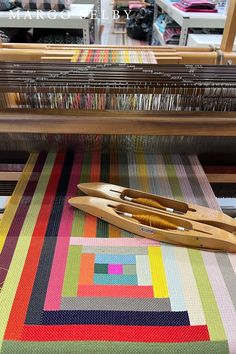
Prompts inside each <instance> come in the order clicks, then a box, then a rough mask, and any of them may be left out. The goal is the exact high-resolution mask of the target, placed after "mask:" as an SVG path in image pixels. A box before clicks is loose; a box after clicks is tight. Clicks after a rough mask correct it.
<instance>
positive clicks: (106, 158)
mask: <svg viewBox="0 0 236 354" xmlns="http://www.w3.org/2000/svg"><path fill="white" fill-rule="evenodd" d="M105 143H106V142H105V140H104V141H103V143H102V153H101V173H100V181H101V182H104V183H110V152H109V149H110V147H109V145H110V144H109V142H108V147H107V146H105ZM97 237H101V238H106V237H109V224H108V223H107V222H105V221H103V220H101V219H98V220H97Z"/></svg>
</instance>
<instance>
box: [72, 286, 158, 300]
mask: <svg viewBox="0 0 236 354" xmlns="http://www.w3.org/2000/svg"><path fill="white" fill-rule="evenodd" d="M78 296H86V297H97V296H98V297H125V298H130V297H131V298H153V297H154V294H153V287H152V286H132V285H79V286H78Z"/></svg>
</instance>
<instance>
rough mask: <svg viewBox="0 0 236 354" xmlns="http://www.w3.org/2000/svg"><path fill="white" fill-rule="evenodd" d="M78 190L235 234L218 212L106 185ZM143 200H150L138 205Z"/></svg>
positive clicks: (235, 223)
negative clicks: (155, 205)
mask: <svg viewBox="0 0 236 354" xmlns="http://www.w3.org/2000/svg"><path fill="white" fill-rule="evenodd" d="M78 188H79V189H80V190H81V191H82V192H84V193H85V194H87V195H90V196H94V197H100V198H105V199H110V200H114V201H117V202H122V203H127V204H130V205H135V206H139V207H141V208H142V209H144V208H145V209H149V210H158V211H159V212H162V213H164V214H170V215H175V216H178V217H181V218H184V219H187V220H194V221H197V222H201V223H204V224H208V225H212V226H215V227H218V228H221V229H223V230H226V231H229V232H234V233H235V232H236V220H234V219H233V218H231V217H230V216H228V215H226V214H224V213H222V212H221V211H218V210H214V209H210V208H206V207H203V206H200V205H196V204H190V203H185V202H181V201H178V200H175V199H170V198H165V197H162V196H159V195H155V194H150V193H145V192H142V191H139V190H135V189H130V188H125V187H121V186H117V185H114V184H108V183H101V182H97V183H95V182H94V183H81V184H79V185H78ZM144 200H150V201H151V203H149V205H147V204H146V203H145V204H143V203H142V204H140V202H144ZM154 203H155V204H159V205H160V207H153V206H151V205H154Z"/></svg>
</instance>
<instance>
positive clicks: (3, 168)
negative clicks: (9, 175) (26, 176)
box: [0, 163, 25, 172]
mask: <svg viewBox="0 0 236 354" xmlns="http://www.w3.org/2000/svg"><path fill="white" fill-rule="evenodd" d="M24 166H25V165H24V164H21V163H17V164H15V163H0V172H22V171H23V169H24Z"/></svg>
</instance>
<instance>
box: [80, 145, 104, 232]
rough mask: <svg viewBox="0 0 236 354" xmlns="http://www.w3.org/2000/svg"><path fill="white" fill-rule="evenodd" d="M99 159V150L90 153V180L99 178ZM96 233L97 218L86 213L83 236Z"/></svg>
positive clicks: (93, 180) (94, 180) (95, 180)
mask: <svg viewBox="0 0 236 354" xmlns="http://www.w3.org/2000/svg"><path fill="white" fill-rule="evenodd" d="M100 161H101V152H100V151H95V152H94V153H93V155H92V161H91V171H90V182H97V181H99V180H100ZM96 233H97V218H96V217H95V216H93V215H90V214H86V215H85V221H84V237H96Z"/></svg>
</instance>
